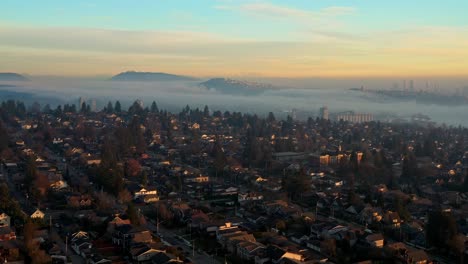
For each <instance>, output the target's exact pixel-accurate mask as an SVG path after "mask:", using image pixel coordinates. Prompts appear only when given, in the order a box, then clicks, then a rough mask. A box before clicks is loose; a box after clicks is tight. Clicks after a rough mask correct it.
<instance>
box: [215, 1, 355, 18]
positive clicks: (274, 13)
mask: <svg viewBox="0 0 468 264" xmlns="http://www.w3.org/2000/svg"><path fill="white" fill-rule="evenodd" d="M215 8H216V9H218V10H229V11H237V12H241V13H246V14H248V15H253V16H257V17H267V18H271V19H293V20H296V21H297V20H300V21H304V20H308V21H310V22H314V21H315V22H317V21H319V20H321V19H326V18H330V17H336V16H341V15H348V14H352V13H354V12H355V11H356V10H355V8H353V7H347V6H330V7H326V8H323V9H320V10H316V11H311V10H303V9H299V8H294V7H289V6H283V5H276V4H272V3H268V2H260V3H244V4H240V5H218V6H215Z"/></svg>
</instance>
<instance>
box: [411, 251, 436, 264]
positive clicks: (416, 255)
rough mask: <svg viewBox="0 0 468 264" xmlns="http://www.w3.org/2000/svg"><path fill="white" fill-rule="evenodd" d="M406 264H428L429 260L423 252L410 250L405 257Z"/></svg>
mask: <svg viewBox="0 0 468 264" xmlns="http://www.w3.org/2000/svg"><path fill="white" fill-rule="evenodd" d="M405 260H406V263H408V264H429V263H432V261H431V259H430V258H429V256H428V255H427V253H426V252H425V251H424V250H410V251H408V252H407V253H406V255H405Z"/></svg>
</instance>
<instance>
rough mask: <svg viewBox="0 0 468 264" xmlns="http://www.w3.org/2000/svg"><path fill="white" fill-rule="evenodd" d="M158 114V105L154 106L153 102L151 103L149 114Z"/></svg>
mask: <svg viewBox="0 0 468 264" xmlns="http://www.w3.org/2000/svg"><path fill="white" fill-rule="evenodd" d="M158 112H159V109H158V105H157V104H156V102H155V101H153V103H151V113H158Z"/></svg>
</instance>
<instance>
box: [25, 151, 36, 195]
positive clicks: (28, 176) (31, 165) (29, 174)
mask: <svg viewBox="0 0 468 264" xmlns="http://www.w3.org/2000/svg"><path fill="white" fill-rule="evenodd" d="M36 174H37V168H36V162H35V161H34V159H33V157H29V158H28V160H27V162H26V171H25V175H24V185H25V186H26V189H27V190H28V192H30V193H31V191H32V187H33V183H34V180H35V179H36Z"/></svg>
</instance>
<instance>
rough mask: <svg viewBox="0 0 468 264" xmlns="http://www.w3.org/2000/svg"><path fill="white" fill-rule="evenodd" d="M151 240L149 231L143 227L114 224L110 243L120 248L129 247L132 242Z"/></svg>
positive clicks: (148, 241) (147, 241)
mask: <svg viewBox="0 0 468 264" xmlns="http://www.w3.org/2000/svg"><path fill="white" fill-rule="evenodd" d="M152 240H153V239H152V236H151V232H150V231H149V230H147V229H146V228H144V227H133V226H132V225H122V226H116V227H115V229H114V231H113V233H112V243H113V244H115V245H118V246H120V247H122V248H129V247H130V245H131V244H132V243H150V242H152Z"/></svg>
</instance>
